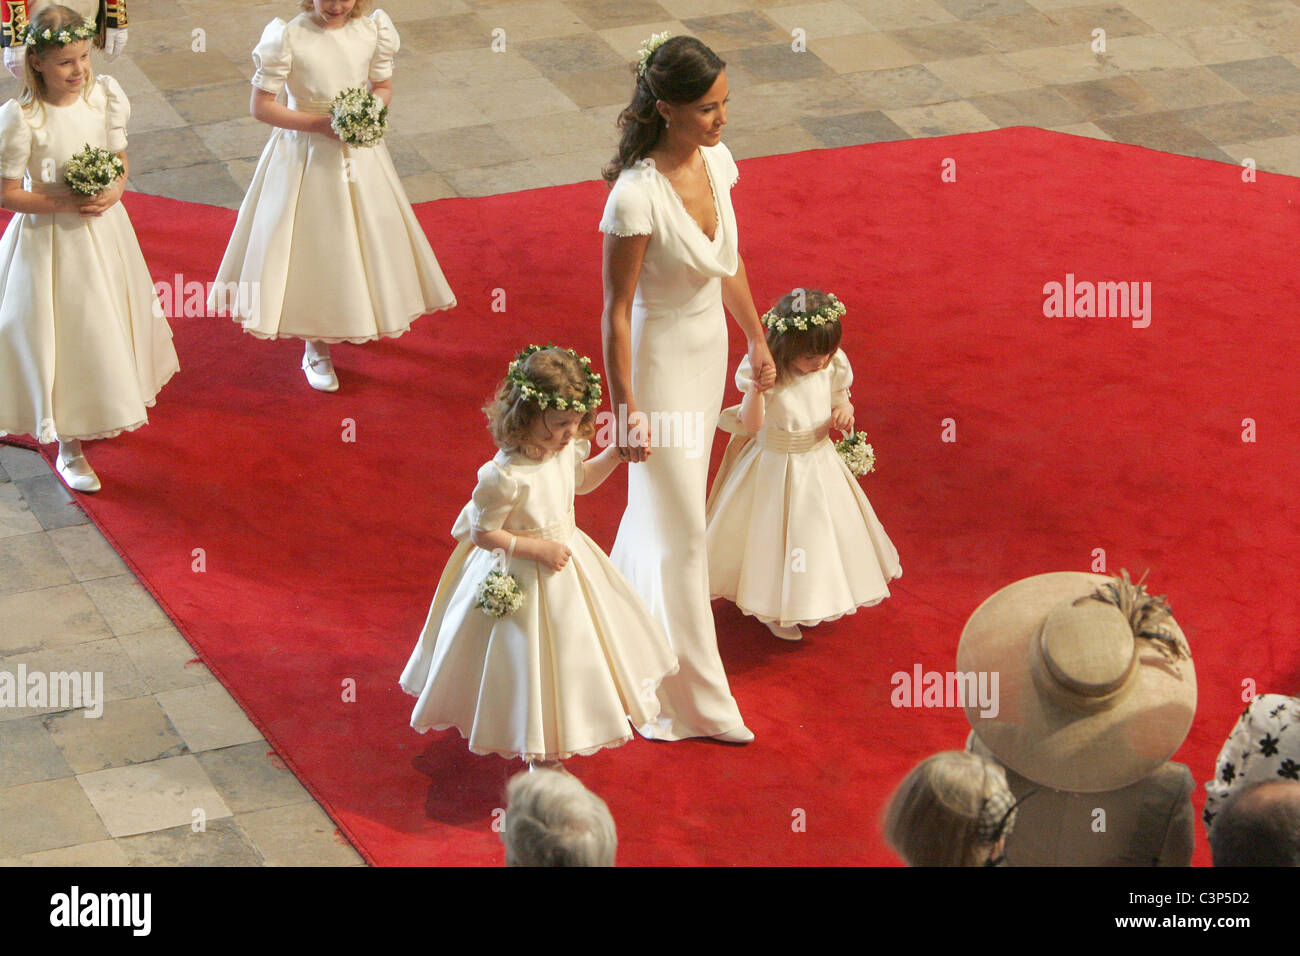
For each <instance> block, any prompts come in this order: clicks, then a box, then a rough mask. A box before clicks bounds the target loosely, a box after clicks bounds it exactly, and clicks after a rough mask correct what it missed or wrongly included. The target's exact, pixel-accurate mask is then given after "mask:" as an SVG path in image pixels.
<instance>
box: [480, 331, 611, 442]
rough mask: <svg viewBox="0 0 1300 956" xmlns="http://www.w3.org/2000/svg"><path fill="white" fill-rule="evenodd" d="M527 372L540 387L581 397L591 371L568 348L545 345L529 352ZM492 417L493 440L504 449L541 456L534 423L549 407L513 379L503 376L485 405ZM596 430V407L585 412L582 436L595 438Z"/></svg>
mask: <svg viewBox="0 0 1300 956" xmlns="http://www.w3.org/2000/svg"><path fill="white" fill-rule="evenodd" d="M523 371H524V374H525V375H527V376H528V378H529V379H531V380H532V383H533V384H534V385H535V386H537V388H538V389H540V390H542V391H547V392H558V393H559V394H560V395H561V396H562V397H564V398H567V399H570V400H573V401H580V400H581V399H582V398H583V397H584V396H585V395H586V393H587V374H586V372H585V371H584V370H583V368H582V365H581V364H580V363H579V362H578V360H577V359H576V358H574V357H573V356H572V355H570V354H569V353H568V351H566V350H565V349H542V350H541V351H538V352H534V353H533V354H532V355H530V356H528V358H527V359H525V360H524V363H523ZM483 411H484V413H485V414H486V415H487V419H488V431H490V432H491V433H492V440H493V441H495V442H496V444H497V447H498V448H500V449H502V450H503V451H509V452H514V451H517V452H523V453H524V454H525V455H528V456H529V457H540V455H539V454H537V452H539V451H540V449H538V447H537V445H536V444H535V443H534V442H533V437H532V434H533V426H534V425H535V424H536V423H537V421H538V420H539V419H544V415H545V410H544V409H543V408H542V407H541V406H540V405H538V404H537V403H536V402H533V401H529V400H528V399H526V398H524V396H523V394H522V393H521V392H520V390H519V388H518V387H517V386H516V385H514V384H513V383H512V382H511V381H510V380H509V379H502V381H501V384H500V385H498V386H497V391H496V394H495V395H494V396H493V397H492V400H491V401H490V402H488V403H487V404H486V405H484V406H483ZM595 433H596V409H594V408H593V409H591V410H590V411H588V412H587V413H586V414H585V415H583V416H582V421H581V422H579V424H578V437H579V438H591V436H592V435H594V434H595Z"/></svg>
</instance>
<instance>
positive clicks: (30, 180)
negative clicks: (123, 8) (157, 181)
mask: <svg viewBox="0 0 1300 956" xmlns="http://www.w3.org/2000/svg"><path fill="white" fill-rule="evenodd" d="M130 115H131V106H130V103H129V102H128V101H127V98H126V94H125V93H123V91H122V87H121V86H120V85H119V84H118V82H117V81H116V80H115V79H113V78H112V77H110V76H99V77H96V78H95V82H94V85H93V86H92V87H91V88H90V89H88V90H87V91H86V93H85V95H83V96H79V97H77V99H76V100H74V101H73V102H72V103H69V104H68V105H66V106H54V105H53V104H51V103H44V104H34V105H32V106H30V107H28V108H27V109H24V108H23V107H21V106H20V105H19V104H18V102H17V101H16V100H10V101H9V102H7V103H5V104H4V106H3V107H2V108H0V175H2V176H3V177H4V178H6V179H24V178H25V179H26V181H27V188H28V189H29V190H30V191H32V192H39V193H47V194H51V195H66V194H68V192H69V189H68V187H67V186H66V185H64V182H63V176H64V172H65V169H66V167H67V162H68V160H69V159H71V158H72V157H73V155H74V154H76V153H78V152H80V151H81V150H82V149H83V148H84V147H85V146H87V145H90V146H97V147H99V148H101V149H111V150H113V151H114V152H123V151H125V149H126V124H127V120H128V119H129V118H130ZM178 368H179V363H178V362H177V358H176V350H175V348H174V347H173V346H172V333H171V329H170V328H169V327H168V325H167V319H166V318H165V316H164V314H163V309H162V306H161V305H160V304H159V302H158V298H157V296H156V295H154V285H153V279H152V278H151V277H150V275H149V266H148V265H147V264H146V262H145V259H144V254H143V253H142V252H141V251H140V242H139V240H138V239H136V235H135V230H134V229H132V228H131V220H130V218H129V217H128V216H127V214H126V209H125V207H123V205H122V204H121V203H120V202H119V203H114V204H113V205H112V206H110V207H109V208H108V209H106V210H105V211H104V214H103V215H101V216H89V217H87V216H82V215H81V214H80V213H77V212H56V213H42V214H39V215H38V214H33V213H22V214H19V215H16V216H14V217H13V218H12V219H11V220H9V226H8V228H6V229H5V233H4V238H3V239H0V435H4V434H6V433H9V432H13V433H16V434H31V435H33V436H34V437H35V438H36V440H37V441H40V442H54V441H57V440H63V441H69V440H72V439H92V438H111V437H113V436H114V435H117V434H120V433H121V432H125V431H132V430H134V429H136V428H139V427H140V426H141V425H144V424H146V423H147V422H148V420H149V415H148V412H147V411H146V409H148V408H152V407H153V404H154V400H155V399H156V398H157V395H158V392H159V390H160V389H161V388H162V387H163V385H165V384H166V383H167V381H168V380H169V379H170V378H171V377H172V375H174V374H175V373H176V371H177V369H178Z"/></svg>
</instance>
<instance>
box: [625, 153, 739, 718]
mask: <svg viewBox="0 0 1300 956" xmlns="http://www.w3.org/2000/svg"><path fill="white" fill-rule="evenodd" d="M700 151H701V153H702V155H703V157H704V168H705V171H706V173H707V174H708V177H709V185H710V187H711V188H712V190H713V199H714V204H715V209H716V212H717V217H716V219H717V229H716V232H715V233H714V236H713V239H712V240H710V239H709V237H708V236H706V235H705V234H704V232H703V230H701V229H700V226H699V224H698V223H697V222H696V221H695V220H694V219H693V218H692V217H691V215H690V213H688V212H687V211H686V207H685V206H684V205H683V204H682V201H681V197H679V196H678V195H677V193H676V191H675V190H674V189H673V187H672V184H671V183H670V182H669V181H668V180H667V178H665V177H664V176H663V175H662V174H661V173H660V172H658V170H656V169H655V168H654V166H653V165H652V164H648V163H642V164H639V165H637V166H634V167H632V168H630V169H625V170H624V171H623V172H622V174H620V176H619V178H618V179H617V180H616V181H615V183H614V187H613V189H612V190H611V192H610V195H609V199H608V200H607V201H606V204H605V213H604V216H603V217H602V219H601V222H600V230H601V232H605V233H610V234H613V235H616V236H631V235H649V236H650V241H649V244H648V245H647V247H646V251H645V259H644V261H643V262H642V265H641V275H640V278H639V280H638V282H637V288H636V297H635V299H634V300H633V304H632V328H631V333H632V390H633V393H634V394H635V395H636V401H637V405H638V407H639V408H640V409H641V411H643V412H645V413H647V414H648V415H650V416H651V417H652V419H653V418H654V417H655V416H656V415H658V416H659V421H660V423H661V425H663V423H667V422H671V423H674V426H675V424H676V423H677V422H680V423H681V425H680V427H672V428H669V427H666V426H665V427H660V428H659V429H658V430H657V433H656V434H652V436H651V443H652V449H651V450H652V454H651V455H650V457H649V458H648V459H647V460H646V461H645V462H642V463H638V464H632V465H629V466H628V476H627V510H626V511H624V512H623V520H622V522H621V524H620V525H619V530H618V537H617V538H616V539H615V541H614V547H613V549H612V550H611V551H610V558H611V559H612V560H613V562H614V564H615V565H617V566H618V568H619V570H620V571H622V572H623V574H624V575H626V577H627V579H628V580H629V581H631V582H632V586H633V587H634V588H636V590H637V592H638V593H639V594H640V595H641V597H642V598H643V599H644V600H645V603H646V605H647V606H648V607H649V608H650V611H651V613H652V614H654V615H655V616H656V617H657V618H658V619H659V621H660V622H661V623H662V624H663V626H664V630H666V631H667V632H668V638H669V640H670V641H671V642H672V645H673V650H674V651H675V652H676V654H677V658H678V661H679V662H680V665H681V669H680V670H679V672H678V673H677V675H675V676H673V677H670V678H668V679H667V680H665V681H664V682H663V684H661V685H660V687H659V701H660V704H661V710H660V716H659V719H658V720H657V721H656V722H655V723H653V724H649V725H646V726H644V727H642V728H640V729H641V732H642V733H643V734H645V736H647V737H652V738H655V739H659V740H680V739H682V738H685V737H709V736H714V735H716V734H721V733H726V732H727V731H730V730H735V729H737V728H739V727H741V726H742V725H743V724H744V720H743V719H742V718H741V716H740V708H739V707H737V705H736V700H735V698H734V697H732V696H731V689H730V687H729V686H728V684H727V674H726V671H725V670H724V669H723V666H722V659H721V657H719V656H718V639H717V633H716V631H715V630H714V624H713V608H712V606H711V604H710V600H709V576H708V562H707V559H706V551H705V543H704V530H705V521H704V501H705V492H706V490H707V488H708V475H709V452H710V449H711V448H712V442H713V433H714V431H715V429H716V428H717V422H718V414H719V412H720V411H721V410H722V395H723V391H724V389H725V387H726V376H727V324H726V315H725V313H724V311H723V306H722V279H723V277H724V276H731V275H734V274H735V272H736V269H737V267H738V265H739V262H740V253H739V249H738V246H737V236H736V216H735V213H734V211H733V210H732V208H731V187H732V186H733V185H734V184H735V183H736V180H737V179H738V178H739V171H738V170H737V168H736V163H735V160H733V159H732V156H731V151H730V150H728V149H727V147H726V146H725V145H724V144H722V143H719V144H717V145H716V146H707V147H701V149H700ZM616 411H617V410H616ZM661 442H663V443H661Z"/></svg>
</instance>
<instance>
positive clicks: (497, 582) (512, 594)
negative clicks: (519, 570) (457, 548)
mask: <svg viewBox="0 0 1300 956" xmlns="http://www.w3.org/2000/svg"><path fill="white" fill-rule="evenodd" d="M474 597H475V602H474V606H475V607H477V608H482V610H483V613H484V614H486V615H488V616H489V617H505V616H506V615H507V614H513V613H514V612H515V611H517V610H519V609H520V608H521V607H523V606H524V592H523V591H521V590H520V589H519V581H518V580H516V579H515V576H514V575H513V574H510V573H509V572H508V571H503V570H501V569H500V568H493V569H492V570H491V571H489V572H488V575H487V577H485V578H484V579H483V581H482V583H480V584H479V586H478V590H477V591H475V592H474Z"/></svg>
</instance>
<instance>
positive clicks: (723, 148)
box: [712, 143, 740, 189]
mask: <svg viewBox="0 0 1300 956" xmlns="http://www.w3.org/2000/svg"><path fill="white" fill-rule="evenodd" d="M712 149H713V155H714V157H715V158H716V159H717V161H718V171H719V172H721V173H722V181H723V182H724V183H726V184H727V188H728V189H731V188H732V187H733V186H735V185H736V183H737V182H738V181H739V180H740V167H739V166H737V165H736V159H735V157H734V156H732V155H731V150H729V149H728V148H727V144H726V143H718V145H717V146H714V147H712Z"/></svg>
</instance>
